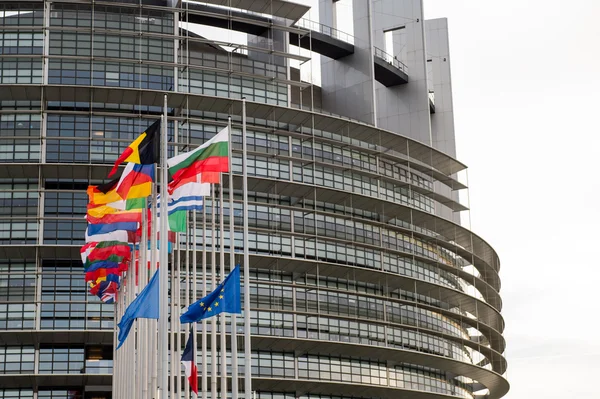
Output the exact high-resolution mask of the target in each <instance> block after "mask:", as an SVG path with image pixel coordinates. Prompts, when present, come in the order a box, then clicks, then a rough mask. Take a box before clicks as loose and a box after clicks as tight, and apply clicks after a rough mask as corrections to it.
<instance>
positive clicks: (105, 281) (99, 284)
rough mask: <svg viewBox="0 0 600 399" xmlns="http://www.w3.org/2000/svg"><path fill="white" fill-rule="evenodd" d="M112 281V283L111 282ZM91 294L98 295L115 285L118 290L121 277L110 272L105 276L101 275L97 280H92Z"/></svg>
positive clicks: (90, 283)
mask: <svg viewBox="0 0 600 399" xmlns="http://www.w3.org/2000/svg"><path fill="white" fill-rule="evenodd" d="M110 283H112V285H111V284H110ZM89 285H90V294H92V295H98V294H99V293H101V291H106V290H107V289H110V287H115V289H116V290H118V289H119V287H120V286H121V283H120V278H119V276H118V275H116V274H109V275H107V276H105V277H99V278H97V279H96V281H90V282H89Z"/></svg>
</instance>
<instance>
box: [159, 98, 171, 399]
mask: <svg viewBox="0 0 600 399" xmlns="http://www.w3.org/2000/svg"><path fill="white" fill-rule="evenodd" d="M163 113H164V114H163V125H162V135H161V138H162V140H161V141H162V143H161V146H160V147H161V148H160V150H161V151H160V152H161V157H160V165H161V181H160V198H161V201H160V214H161V218H160V240H161V241H162V248H161V250H160V251H159V255H160V267H159V270H160V271H159V273H160V274H159V279H160V290H159V292H160V313H159V314H160V316H159V317H160V320H159V325H160V326H159V334H158V336H159V337H160V346H159V348H160V360H161V374H160V399H167V398H168V390H167V384H168V375H169V347H168V345H169V344H168V331H167V330H168V321H167V317H168V316H169V314H168V311H167V306H168V304H169V297H168V295H169V293H168V291H167V289H168V278H169V274H168V262H169V260H168V257H167V255H168V251H166V246H165V242H167V241H168V238H167V221H168V216H167V212H168V211H167V145H168V144H167V143H168V138H167V95H166V94H165V102H164V110H163Z"/></svg>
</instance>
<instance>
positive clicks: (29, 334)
mask: <svg viewBox="0 0 600 399" xmlns="http://www.w3.org/2000/svg"><path fill="white" fill-rule="evenodd" d="M113 335H114V332H113V330H39V331H32V330H23V331H21V330H6V331H0V345H34V346H36V347H39V345H40V344H42V345H44V344H57V345H62V344H81V343H82V342H85V343H86V344H107V343H112V342H113Z"/></svg>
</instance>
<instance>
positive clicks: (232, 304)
mask: <svg viewBox="0 0 600 399" xmlns="http://www.w3.org/2000/svg"><path fill="white" fill-rule="evenodd" d="M240 299H241V295H240V267H239V265H238V266H236V267H235V268H234V269H233V270H232V271H231V273H229V275H228V276H227V277H226V278H225V280H223V282H222V283H221V284H219V286H218V287H217V288H215V290H214V291H213V292H211V293H210V294H208V295H207V296H205V297H204V298H202V299H200V300H198V301H196V302H194V303H193V304H191V305H190V306H189V307H188V310H187V311H186V312H185V313H184V314H182V315H181V316H180V317H179V320H180V321H181V322H182V323H195V322H197V321H200V320H202V319H207V318H209V317H212V316H215V315H217V314H219V313H223V312H226V313H241V312H242V305H241V301H240Z"/></svg>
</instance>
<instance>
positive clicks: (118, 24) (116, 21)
mask: <svg viewBox="0 0 600 399" xmlns="http://www.w3.org/2000/svg"><path fill="white" fill-rule="evenodd" d="M50 26H65V27H78V28H87V27H92V26H93V27H94V28H98V29H111V30H129V31H136V32H151V33H163V34H173V15H172V14H170V13H165V12H162V11H155V10H147V9H145V8H143V7H138V8H130V7H122V8H117V7H108V6H104V5H89V4H60V3H53V4H52V9H51V13H50Z"/></svg>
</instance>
